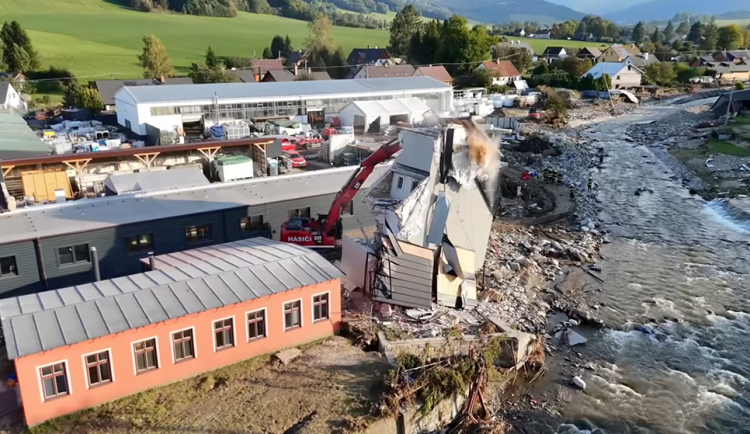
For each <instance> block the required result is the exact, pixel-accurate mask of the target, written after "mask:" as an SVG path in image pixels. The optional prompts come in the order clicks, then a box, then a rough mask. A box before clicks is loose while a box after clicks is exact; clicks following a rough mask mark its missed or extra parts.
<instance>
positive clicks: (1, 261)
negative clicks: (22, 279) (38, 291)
mask: <svg viewBox="0 0 750 434" xmlns="http://www.w3.org/2000/svg"><path fill="white" fill-rule="evenodd" d="M14 275H18V268H16V257H15V256H6V257H5V258H0V277H5V276H14Z"/></svg>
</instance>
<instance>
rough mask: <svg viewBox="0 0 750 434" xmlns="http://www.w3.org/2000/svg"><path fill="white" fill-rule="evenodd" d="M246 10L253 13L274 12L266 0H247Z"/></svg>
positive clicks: (270, 13)
mask: <svg viewBox="0 0 750 434" xmlns="http://www.w3.org/2000/svg"><path fill="white" fill-rule="evenodd" d="M247 11H248V12H251V13H254V14H264V15H273V14H274V9H273V8H272V7H271V5H270V4H268V0H249V1H248V9H247Z"/></svg>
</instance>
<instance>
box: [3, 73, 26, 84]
mask: <svg viewBox="0 0 750 434" xmlns="http://www.w3.org/2000/svg"><path fill="white" fill-rule="evenodd" d="M28 79H29V78H28V77H26V76H25V75H23V73H22V72H0V81H15V82H17V83H23V82H24V81H27V80H28Z"/></svg>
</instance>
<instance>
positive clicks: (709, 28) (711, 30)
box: [698, 23, 719, 51]
mask: <svg viewBox="0 0 750 434" xmlns="http://www.w3.org/2000/svg"><path fill="white" fill-rule="evenodd" d="M718 43H719V28H718V27H717V26H716V24H714V23H709V24H707V25H706V26H704V27H703V35H702V37H701V41H700V43H699V44H698V46H699V47H700V49H701V50H703V51H713V50H715V49H716V45H717V44H718Z"/></svg>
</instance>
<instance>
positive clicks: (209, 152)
mask: <svg viewBox="0 0 750 434" xmlns="http://www.w3.org/2000/svg"><path fill="white" fill-rule="evenodd" d="M220 150H221V146H212V147H210V148H198V151H199V152H200V153H201V154H203V156H205V157H206V158H208V159H209V161H210V160H213V158H214V157H216V154H218V153H219V151H220Z"/></svg>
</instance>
